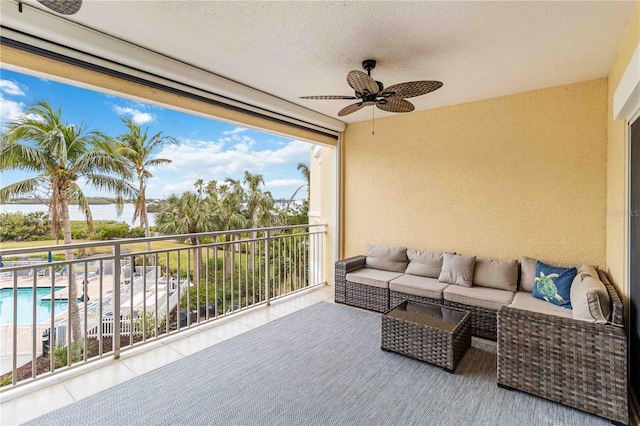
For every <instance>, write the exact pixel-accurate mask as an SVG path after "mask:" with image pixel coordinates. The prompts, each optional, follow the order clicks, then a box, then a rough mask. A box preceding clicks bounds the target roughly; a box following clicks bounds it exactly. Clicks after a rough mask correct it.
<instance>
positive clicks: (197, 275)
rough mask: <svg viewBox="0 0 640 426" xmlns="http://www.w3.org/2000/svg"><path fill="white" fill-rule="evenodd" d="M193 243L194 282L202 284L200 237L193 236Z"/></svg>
mask: <svg viewBox="0 0 640 426" xmlns="http://www.w3.org/2000/svg"><path fill="white" fill-rule="evenodd" d="M191 245H192V246H194V247H193V283H194V284H196V285H199V284H200V279H201V277H202V275H203V270H202V255H201V251H200V247H198V246H199V245H200V238H198V237H191Z"/></svg>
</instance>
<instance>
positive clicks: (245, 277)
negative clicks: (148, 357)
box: [0, 224, 326, 390]
mask: <svg viewBox="0 0 640 426" xmlns="http://www.w3.org/2000/svg"><path fill="white" fill-rule="evenodd" d="M325 233H326V225H324V224H318V225H295V226H282V227H271V228H257V229H242V230H234V231H224V232H214V233H201V234H189V235H178V236H163V237H152V238H135V239H124V240H115V241H100V242H91V243H77V244H70V245H55V246H44V247H32V248H24V249H11V250H0V256H2V257H1V259H3V262H4V265H5V266H4V267H2V268H1V269H0V289H2V291H12V292H13V293H12V294H13V298H12V303H13V306H11V307H8V306H1V305H0V310H5V314H6V312H7V311H6V310H9V311H10V315H9V316H10V317H11V318H12V321H9V323H5V324H0V355H1V356H2V357H3V360H8V359H9V358H10V359H11V363H12V369H11V372H10V373H5V374H4V375H2V376H0V378H1V379H0V380H2V383H1V385H2V386H3V387H1V388H0V389H2V390H6V389H8V388H13V387H15V386H16V385H19V384H23V383H27V382H31V381H33V380H37V379H39V378H42V377H47V376H50V375H52V374H56V373H57V372H60V371H64V370H67V369H69V368H73V367H75V366H78V365H82V364H84V363H86V362H90V361H93V360H96V359H100V358H103V357H105V356H113V357H114V358H118V357H119V356H120V351H121V350H125V349H128V348H131V347H136V346H139V345H143V344H145V343H147V342H149V341H153V340H156V339H159V338H162V337H165V336H167V335H172V334H175V333H180V332H181V331H183V330H186V329H189V328H191V327H193V326H194V325H197V324H200V323H202V322H206V321H212V320H215V319H217V318H220V317H224V316H227V315H233V313H234V312H236V311H240V310H243V309H246V308H248V307H252V306H256V305H259V304H269V303H270V300H272V299H274V298H277V297H281V296H285V295H287V294H291V293H293V292H296V291H298V290H302V289H305V288H309V287H312V286H317V285H321V284H325V283H326V281H325V279H324V277H323V264H322V261H323V252H324V246H323V244H324V243H323V236H324V234H325ZM189 241H199V244H196V245H191V244H188V242H189ZM141 243H142V244H141ZM147 244H151V250H149V249H148V248H147ZM140 246H145V249H144V250H142V249H140ZM67 248H70V249H72V250H73V251H74V257H76V256H78V254H82V255H83V256H84V257H80V256H78V258H77V259H73V260H70V261H67V260H61V261H51V262H48V261H24V260H23V258H24V257H25V256H29V255H34V254H39V255H42V254H46V253H56V254H62V253H64V250H65V249H67ZM49 257H51V256H49ZM16 258H19V259H20V260H22V261H15V262H11V260H12V259H16ZM73 284H75V286H76V288H77V297H78V302H77V303H78V308H79V313H78V315H77V316H75V315H74V316H72V309H69V307H71V305H70V303H69V302H70V300H68V295H69V287H70V286H71V285H73ZM38 289H40V291H41V292H44V293H46V295H45V296H42V295H38ZM29 290H30V291H29ZM19 291H23V292H27V293H29V294H28V296H27V299H26V300H25V299H22V300H21V301H20V303H19V297H18V294H19V293H18V292H19ZM39 297H42V301H39V299H38V298H39ZM56 300H57V301H58V302H60V301H61V300H62V301H64V300H66V301H67V304H66V308H65V307H57V306H56V304H55V303H54V302H55V301H56ZM39 305H41V306H39ZM43 308H44V309H45V310H47V312H45V314H46V316H47V318H46V319H44V320H43V319H42V318H40V319H39V318H38V315H42V312H41V311H38V309H43ZM0 312H1V311H0ZM5 318H6V316H5ZM25 318H26V319H25ZM70 324H71V326H69V325H70ZM52 325H53V327H52ZM74 328H75V329H76V330H78V329H79V333H78V332H77V331H76V333H73V331H72V330H73V329H74ZM52 330H53V331H52ZM76 334H77V335H76ZM68 342H72V343H71V344H68ZM19 360H20V361H19ZM43 360H44V361H43ZM67 360H71V363H69V362H67ZM5 362H6V361H5ZM43 363H44V364H45V366H46V368H44V370H47V371H46V372H43V371H41V370H43V369H42V368H40V367H39V365H42V364H43ZM29 364H30V367H31V368H30V372H28V374H25V368H28V365H29ZM25 366H26V367H25ZM19 369H20V371H18V370H19ZM19 373H20V374H19ZM25 376H26V377H25ZM7 385H12V386H7Z"/></svg>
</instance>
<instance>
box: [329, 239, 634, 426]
mask: <svg viewBox="0 0 640 426" xmlns="http://www.w3.org/2000/svg"><path fill="white" fill-rule="evenodd" d="M398 249H403V248H398V247H389V248H385V247H383V246H367V254H368V256H355V257H351V258H348V259H344V260H340V261H338V262H336V264H335V301H336V302H338V303H344V304H348V305H353V306H358V307H361V308H365V309H369V310H373V311H377V312H385V311H387V310H388V309H390V308H392V307H394V306H397V305H399V304H400V303H401V302H403V301H405V300H415V301H418V302H422V303H429V304H436V305H446V306H452V307H456V308H459V309H463V310H467V311H469V312H471V323H472V327H471V330H472V334H473V335H474V336H478V337H483V338H488V339H492V340H497V346H498V372H497V381H498V385H499V386H501V387H503V388H507V389H516V390H521V391H524V392H527V393H530V394H533V395H537V396H540V397H542V398H546V399H549V400H552V401H556V402H559V403H561V404H564V405H567V406H571V407H574V408H577V409H580V410H583V411H586V412H589V413H592V414H595V415H597V416H601V417H604V418H607V419H609V420H612V421H613V422H616V423H619V424H625V425H626V424H628V423H629V418H628V400H627V380H628V378H627V371H628V369H627V362H628V361H627V356H628V355H627V354H628V351H627V338H626V334H625V331H624V327H623V325H624V317H623V305H622V302H621V300H620V296H619V295H618V293H617V292H616V290H615V288H614V287H613V285H612V284H611V283H610V281H609V278H608V276H607V275H606V273H605V272H603V271H600V270H596V269H595V268H593V267H590V266H587V265H580V266H578V267H577V271H578V273H577V274H576V278H577V277H587V276H589V278H588V279H589V280H592V281H593V280H596V281H598V282H599V283H600V285H601V286H602V288H603V290H602V292H603V293H605V295H606V296H608V297H600V298H599V299H598V298H597V297H596V299H595V302H594V299H593V297H592V296H593V295H594V293H593V292H590V293H589V297H588V298H584V308H583V309H587V314H589V310H593V309H594V306H595V307H596V308H597V310H598V312H599V313H602V312H604V314H603V315H606V317H607V318H606V320H604V319H602V320H601V321H595V320H594V321H587V320H586V319H585V318H581V319H575V318H573V314H574V313H577V311H578V310H579V309H578V308H574V309H565V308H562V307H559V306H554V305H552V304H551V303H548V302H546V301H544V300H540V299H536V298H534V297H533V295H532V289H531V287H532V286H533V284H532V282H533V280H534V277H535V262H536V261H535V259H529V258H526V257H522V258H520V260H519V261H516V260H499V259H489V258H476V259H475V266H476V269H475V270H474V272H473V279H472V285H471V287H464V286H460V285H455V284H450V283H443V282H441V281H440V279H439V278H441V277H439V275H438V274H439V273H440V272H441V270H439V269H438V264H439V265H440V266H442V256H443V253H442V252H429V251H422V250H406V249H404V250H406V251H404V252H403V253H405V255H406V259H402V256H400V255H399V254H398V253H399V252H398ZM400 252H402V250H400ZM390 253H391V256H390V257H389V254H390ZM380 254H382V255H383V256H382V260H381V259H380V256H375V255H380ZM384 255H387V257H386V258H385V257H384ZM394 256H395V257H394ZM531 261H533V265H534V266H533V267H534V270H533V272H532V271H531V269H530V268H531ZM438 262H440V263H438ZM555 266H559V265H557V264H556V265H555ZM378 268H380V269H378ZM436 277H439V278H436ZM574 282H575V281H574ZM572 288H578V286H577V285H575V284H572ZM604 288H606V291H605V290H604ZM576 291H578V290H576ZM601 296H602V295H601ZM571 298H572V299H573V298H574V294H573V293H572V295H571ZM576 299H578V297H576ZM604 305H608V306H604ZM576 306H578V307H579V306H580V305H576ZM574 311H575V312H574ZM594 318H595V316H594Z"/></svg>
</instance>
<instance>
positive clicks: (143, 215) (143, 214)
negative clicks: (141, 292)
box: [138, 178, 154, 274]
mask: <svg viewBox="0 0 640 426" xmlns="http://www.w3.org/2000/svg"><path fill="white" fill-rule="evenodd" d="M146 189H147V186H146V185H145V184H144V181H143V180H142V178H140V193H139V194H138V196H139V197H140V227H141V228H144V236H145V238H149V237H150V236H151V230H150V229H149V216H148V215H147V197H146ZM147 251H151V241H147ZM153 260H154V257H153V255H151V254H150V255H148V256H147V262H148V263H149V265H153V264H154V262H153ZM144 273H145V274H146V273H147V271H144Z"/></svg>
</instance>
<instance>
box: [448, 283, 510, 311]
mask: <svg viewBox="0 0 640 426" xmlns="http://www.w3.org/2000/svg"><path fill="white" fill-rule="evenodd" d="M442 294H443V296H444V300H450V301H452V302H457V303H463V304H465V305H471V306H478V307H480V308H487V309H493V310H495V311H497V310H498V309H500V308H501V307H503V306H507V305H508V304H509V303H511V300H512V299H513V295H514V293H513V292H511V291H507V290H498V289H495V288H486V287H462V286H459V285H450V286H449V287H447V288H445V289H444V291H443V293H442Z"/></svg>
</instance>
